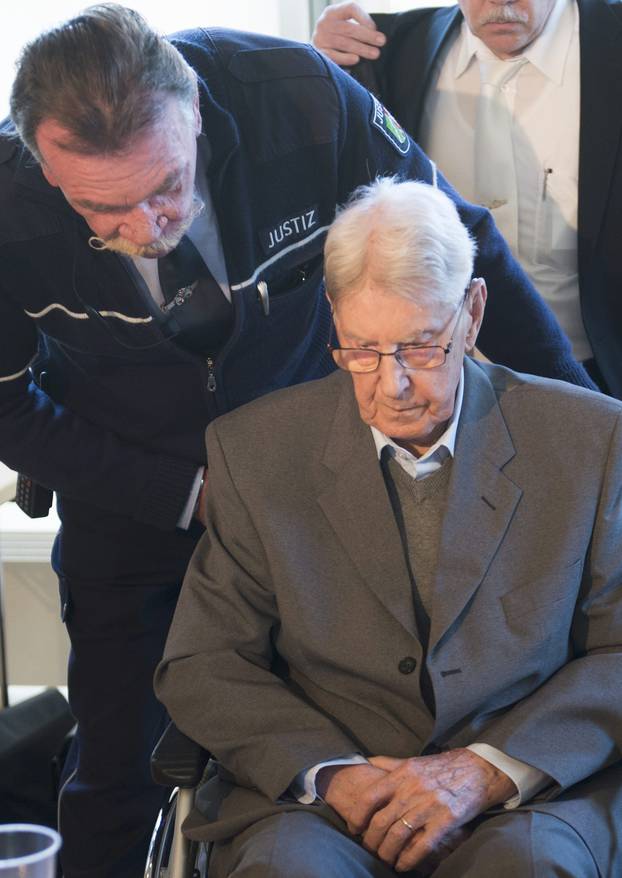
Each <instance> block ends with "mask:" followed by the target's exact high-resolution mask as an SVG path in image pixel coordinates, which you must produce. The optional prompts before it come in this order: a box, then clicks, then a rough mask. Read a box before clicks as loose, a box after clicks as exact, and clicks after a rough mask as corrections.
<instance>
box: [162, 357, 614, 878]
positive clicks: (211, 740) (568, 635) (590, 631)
mask: <svg viewBox="0 0 622 878" xmlns="http://www.w3.org/2000/svg"><path fill="white" fill-rule="evenodd" d="M465 367H466V369H465V376H466V377H465V397H464V405H463V411H462V414H461V418H460V425H459V430H458V439H457V445H456V453H455V460H454V464H453V467H452V475H451V481H450V485H449V498H450V501H449V505H448V508H447V512H446V516H445V520H444V524H443V531H442V536H441V548H440V553H439V562H438V570H437V574H436V584H435V589H434V602H433V607H432V610H431V631H430V642H429V650H428V656H427V670H428V673H429V676H430V680H431V683H432V686H433V690H434V697H435V715H434V716H432V715H431V714H430V712H429V711H428V709H427V708H426V707H425V704H424V702H423V699H422V697H421V692H420V688H419V673H418V671H417V672H416V673H410V674H407V673H403V672H401V671H400V663H401V662H402V659H404V658H405V657H411V658H414V659H416V661H417V665H418V668H419V667H420V663H421V660H422V648H421V644H420V642H419V639H418V636H417V630H416V623H415V617H414V611H413V600H412V593H411V585H410V580H409V575H408V571H407V568H406V562H405V559H404V552H403V548H402V545H401V542H400V538H399V534H398V530H397V526H396V524H395V520H394V517H393V513H392V509H391V505H390V501H389V499H388V495H387V492H386V489H385V484H384V481H383V477H382V473H381V470H380V466H379V463H378V460H377V455H376V452H375V447H374V444H373V440H372V437H371V433H370V430H369V428H368V427H367V426H365V425H364V424H363V423H362V422H361V420H360V418H359V415H358V409H357V406H356V402H355V400H354V396H353V393H352V382H351V379H350V376H349V375H347V374H344V373H338V374H335V375H332V376H330V377H329V378H327V379H324V380H322V381H319V382H313V383H310V384H306V385H303V386H300V387H297V388H292V389H289V390H286V391H283V392H279V393H276V394H273V395H271V396H269V397H266V398H264V399H262V400H259V401H257V402H255V403H252V404H251V405H250V406H246V407H244V408H242V409H238V410H237V411H235V412H233V413H231V414H229V415H227V416H226V417H225V418H222V419H220V420H218V421H217V422H215V424H213V425H212V426H211V427H210V429H209V430H208V456H209V461H210V509H209V515H210V521H211V524H210V526H209V527H208V530H207V532H206V534H205V536H204V537H203V540H202V542H201V543H200V544H199V546H198V548H197V551H196V553H195V556H194V559H193V562H192V564H191V566H190V568H189V572H188V575H187V578H186V582H185V584H184V588H183V590H182V595H181V598H180V602H179V605H178V608H177V613H176V616H175V620H174V623H173V626H172V629H171V633H170V636H169V640H168V644H167V648H166V653H165V658H164V660H163V662H162V664H161V666H160V668H159V669H158V672H157V674H156V691H157V693H158V695H159V697H160V698H161V699H162V700H163V701H164V703H165V704H166V706H167V707H168V709H169V711H170V714H171V716H172V718H173V719H174V721H175V722H176V723H177V725H178V726H179V727H180V728H181V729H182V730H183V731H184V732H186V734H188V735H190V736H191V737H192V738H194V739H196V740H197V741H199V742H200V743H201V744H202V745H203V746H205V747H206V748H207V749H209V750H211V751H212V752H213V753H214V754H215V755H216V756H217V757H218V759H219V760H220V762H221V764H222V766H223V767H224V770H225V771H226V772H227V775H226V777H225V776H223V775H221V777H219V778H217V779H215V780H214V781H213V782H212V783H211V786H210V787H208V792H207V793H206V796H205V797H204V799H203V805H202V809H203V811H204V814H205V815H206V817H207V820H208V823H207V825H204V824H205V822H206V821H205V817H198V818H197V819H196V820H195V821H194V823H193V826H194V829H195V833H196V835H197V836H200V837H214V838H218V837H226V836H227V835H231V834H232V833H234V832H236V831H238V830H239V829H241V828H242V827H243V826H245V825H248V824H249V823H250V822H252V821H253V820H256V819H258V818H259V817H261V816H264V815H265V814H267V813H271V812H273V811H274V810H275V808H280V807H287V808H297V807H301V806H300V805H298V804H297V803H293V802H291V801H288V800H287V796H286V791H287V789H288V787H289V785H290V784H291V782H292V780H293V778H294V777H295V776H296V775H297V774H298V772H300V771H301V770H302V769H304V768H306V767H308V766H311V765H313V764H315V763H317V762H319V761H321V760H323V759H327V758H331V757H335V756H339V755H342V754H346V753H351V752H353V751H360V752H362V753H364V754H384V755H387V754H388V755H393V756H411V755H417V754H422V753H426V752H434V751H435V750H436V749H437V748H440V749H444V748H454V747H461V746H464V745H467V744H469V743H473V742H475V741H480V742H485V743H489V744H491V745H493V746H494V747H497V748H499V749H500V750H503V751H504V752H506V753H508V754H509V755H511V756H514V757H515V758H517V759H521V760H523V761H525V762H528V763H530V764H531V765H534V766H536V767H538V768H539V769H541V770H542V771H544V772H546V773H547V774H549V775H550V776H551V777H552V779H553V781H554V786H553V788H552V789H549V790H548V791H547V794H546V796H543V797H542V798H541V799H540V800H538V802H536V803H532V804H530V805H528V806H526V807H536V808H539V809H541V810H547V811H553V813H557V814H559V816H560V817H562V818H563V819H566V820H568V821H569V822H571V823H572V824H573V825H574V826H575V827H577V829H578V830H579V831H580V832H581V833H582V834H583V836H584V838H585V839H586V841H587V843H588V844H589V846H590V847H591V848H592V850H593V852H594V854H595V857H596V859H597V861H598V863H599V866H600V868H601V871H602V874H603V875H606V874H610V869H611V868H613V866H612V864H613V863H614V862H615V863H617V862H619V860H620V851H619V849H618V847H617V844H612V843H611V826H610V820H611V819H612V818H613V815H614V814H615V815H617V817H616V819H617V821H618V827H619V820H620V813H621V812H622V802H621V801H620V798H621V797H620V793H619V790H620V785H619V777H618V774H617V773H616V772H617V769H616V768H608V766H612V765H613V764H614V763H615V762H617V761H618V760H620V758H621V756H622V701H621V699H620V692H621V686H622V661H621V657H620V644H621V642H622V551H621V546H622V487H621V486H622V405H620V403H618V402H617V401H615V400H612V399H608V398H605V397H602V396H599V395H597V394H593V393H591V392H589V391H583V390H581V389H578V388H575V387H572V386H570V385H566V384H562V383H560V382H553V381H548V380H545V379H538V378H532V377H530V376H525V375H517V374H516V373H513V372H510V371H509V370H507V369H504V368H502V367H497V366H487V365H486V366H484V365H481V364H476V363H474V362H472V361H470V360H467V361H465ZM410 665H411V666H412V662H411V663H410ZM401 667H402V671H403V669H404V664H402V665H401ZM603 769H606V770H605V771H602V770H603ZM599 772H600V773H599ZM588 778H590V780H589V781H587V782H586V779H588ZM325 813H326V816H327V817H328V818H329V819H333V818H334V815H331V814H330V812H329V809H326V811H325ZM603 813H605V814H606V815H607V820H606V821H604V818H603ZM621 867H622V866H621Z"/></svg>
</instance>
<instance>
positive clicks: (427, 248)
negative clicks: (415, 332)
mask: <svg viewBox="0 0 622 878" xmlns="http://www.w3.org/2000/svg"><path fill="white" fill-rule="evenodd" d="M475 252H476V245H475V242H474V241H473V239H472V238H471V236H470V235H469V232H468V231H467V229H466V227H465V226H464V225H463V223H462V222H461V220H460V217H459V215H458V211H457V210H456V208H455V206H454V204H453V202H452V201H451V200H450V199H449V197H448V196H447V195H445V194H444V193H443V192H441V191H440V190H439V189H437V188H435V187H434V186H430V185H428V184H427V183H418V182H415V181H414V180H406V181H399V180H398V179H397V178H395V177H384V178H378V179H377V180H375V181H374V182H373V183H371V184H370V185H368V186H361V187H360V188H359V189H357V190H356V191H355V192H354V194H353V195H352V197H351V199H350V200H349V201H348V203H347V204H346V205H345V206H344V207H343V208H341V210H340V211H339V212H338V214H337V217H336V219H335V220H334V222H333V224H332V226H331V227H330V229H329V232H328V236H327V238H326V244H325V248H324V271H325V277H326V291H327V295H328V298H329V299H330V301H331V303H332V304H333V305H334V304H336V303H337V300H338V299H339V298H340V297H343V296H346V295H348V294H350V293H355V292H358V291H359V290H360V289H362V288H363V287H364V286H366V285H368V284H372V285H373V286H375V287H378V288H379V289H381V290H385V291H386V292H390V293H397V294H398V295H400V296H404V297H405V298H409V299H415V300H417V301H419V302H421V303H422V304H425V305H430V304H431V305H434V304H440V305H456V304H457V303H458V302H459V301H460V297H461V296H463V295H464V290H465V289H466V287H467V285H468V283H469V281H470V280H471V276H472V273H473V260H474V258H475Z"/></svg>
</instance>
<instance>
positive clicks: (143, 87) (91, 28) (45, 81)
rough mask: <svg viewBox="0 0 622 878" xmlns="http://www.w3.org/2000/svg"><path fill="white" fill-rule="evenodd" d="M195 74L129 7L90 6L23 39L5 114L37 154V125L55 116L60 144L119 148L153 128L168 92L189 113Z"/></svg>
mask: <svg viewBox="0 0 622 878" xmlns="http://www.w3.org/2000/svg"><path fill="white" fill-rule="evenodd" d="M196 95H197V77H196V74H195V72H194V70H192V68H191V67H190V66H189V65H188V64H187V63H186V61H185V60H184V58H183V57H182V56H181V54H180V53H179V52H178V51H177V49H175V47H174V46H173V45H171V43H170V42H169V41H168V40H166V39H165V38H164V37H162V36H160V35H159V34H157V33H156V32H155V31H153V30H152V29H151V28H150V27H149V25H148V24H147V22H146V21H145V20H144V19H143V18H142V16H140V15H139V14H138V13H137V12H136V11H135V10H133V9H127V8H125V7H123V6H119V5H117V4H114V3H102V4H100V5H96V6H90V7H88V8H87V9H85V10H84V11H83V12H81V13H80V14H79V15H77V16H76V17H75V18H72V19H69V20H68V21H66V22H64V23H63V24H60V25H59V26H58V27H55V28H53V29H52V30H49V31H47V32H45V33H43V34H41V35H40V36H39V37H37V38H36V39H35V40H33V41H32V42H31V43H29V44H28V45H26V46H25V47H24V49H23V50H22V54H21V56H20V59H19V61H18V65H17V75H16V78H15V81H14V83H13V89H12V93H11V118H12V120H13V124H14V125H15V128H16V129H17V132H18V133H19V135H20V137H21V139H22V141H23V142H24V143H25V144H26V146H27V147H28V149H29V150H30V151H31V152H32V154H33V155H34V156H35V158H37V159H38V160H40V158H41V157H40V155H39V154H38V150H37V143H36V139H35V138H36V132H37V128H38V127H39V125H40V124H41V122H43V121H44V120H48V119H50V120H54V121H56V122H58V123H59V124H60V125H61V126H62V127H63V128H65V129H66V130H67V131H68V132H69V133H70V140H69V142H68V143H64V144H62V146H63V147H64V148H66V149H68V150H69V151H71V152H77V153H81V154H83V155H101V154H116V153H122V152H124V151H125V150H127V149H128V148H129V147H131V145H132V143H133V142H134V140H135V139H136V138H137V137H138V136H140V135H141V134H142V133H144V132H145V131H147V130H148V129H149V128H151V127H153V125H154V124H156V123H157V122H158V121H159V119H160V118H161V116H162V113H163V111H164V109H165V107H166V101H165V100H163V98H166V97H168V96H175V97H177V98H179V100H180V102H181V106H183V107H187V108H188V111H189V118H190V114H191V112H192V107H193V104H194V100H195V98H196Z"/></svg>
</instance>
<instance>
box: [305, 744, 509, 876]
mask: <svg viewBox="0 0 622 878" xmlns="http://www.w3.org/2000/svg"><path fill="white" fill-rule="evenodd" d="M316 785H317V791H318V794H319V795H321V796H322V798H323V799H324V801H325V802H326V803H327V804H328V805H330V806H331V807H332V808H334V810H335V811H336V812H337V813H338V814H339V815H340V817H341V818H342V819H343V820H344V821H345V823H346V824H347V827H348V831H349V832H350V833H351V834H352V835H353V836H360V838H361V843H362V844H363V846H364V847H365V848H366V849H367V850H369V851H371V852H372V853H374V854H376V855H377V856H378V857H379V858H380V859H381V860H383V861H384V862H385V863H387V864H388V865H390V866H392V867H393V868H394V869H395V870H396V871H397V872H407V871H409V870H411V869H414V868H417V869H418V870H420V871H421V872H422V873H423V874H430V872H431V871H433V870H434V869H435V868H436V866H437V865H438V863H439V862H440V861H441V860H443V859H444V858H445V857H446V856H447V855H448V854H449V853H451V852H452V851H453V850H455V848H456V847H457V846H458V844H460V842H461V841H463V840H464V839H465V838H466V837H468V834H469V833H468V830H467V829H466V828H465V824H467V823H469V821H471V820H472V819H473V818H474V817H477V816H478V814H481V813H482V812H483V811H485V810H486V809H488V808H490V807H492V806H493V805H498V804H500V803H501V802H504V801H506V800H507V799H509V798H511V797H512V796H513V795H514V794H515V793H516V786H515V785H514V783H513V782H512V781H511V780H510V778H509V777H508V776H507V775H506V774H504V773H503V772H502V771H500V770H499V769H498V768H496V767H495V766H494V765H492V764H491V763H490V762H487V761H486V760H485V759H482V758H481V757H480V756H478V755H477V754H476V753H473V752H472V751H471V750H466V749H458V750H448V751H446V752H445V753H439V754H437V755H434V756H417V757H413V758H410V759H393V758H391V757H388V756H375V757H372V758H371V759H369V764H359V765H331V766H328V767H326V768H323V769H321V770H320V772H318V776H317V778H316Z"/></svg>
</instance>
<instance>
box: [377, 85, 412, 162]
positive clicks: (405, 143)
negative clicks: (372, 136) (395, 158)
mask: <svg viewBox="0 0 622 878" xmlns="http://www.w3.org/2000/svg"><path fill="white" fill-rule="evenodd" d="M371 99H372V108H371V119H370V121H371V124H372V125H373V126H374V127H375V128H377V129H378V131H380V133H381V134H383V135H384V136H385V137H386V139H387V140H388V141H389V143H390V144H391V146H393V148H394V149H396V150H397V151H398V152H399V153H400V155H407V153H408V152H409V150H410V140H409V137H408V134H406V132H405V131H404V129H403V128H402V126H401V125H400V124H399V122H398V121H397V120H396V119H395V117H394V116H392V115H391V113H389V111H388V110H387V108H386V107H383V106H382V104H381V103H380V101H379V100H378V98H377V97H375V95H371Z"/></svg>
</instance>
